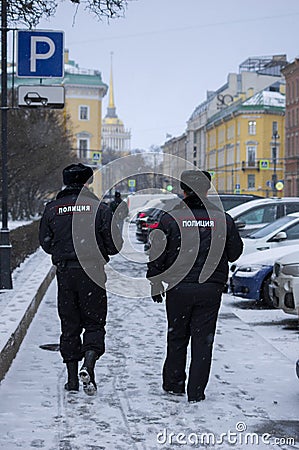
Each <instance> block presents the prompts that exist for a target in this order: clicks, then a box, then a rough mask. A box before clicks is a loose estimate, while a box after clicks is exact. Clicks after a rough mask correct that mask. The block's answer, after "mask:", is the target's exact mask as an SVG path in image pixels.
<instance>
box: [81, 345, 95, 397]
mask: <svg viewBox="0 0 299 450" xmlns="http://www.w3.org/2000/svg"><path fill="white" fill-rule="evenodd" d="M97 359H98V355H97V353H96V352H95V351H94V350H87V352H85V358H84V362H83V365H82V367H81V369H80V372H79V376H80V379H81V381H82V382H83V390H84V392H85V393H86V394H87V395H94V394H95V393H96V390H97V385H96V382H95V376H94V366H95V363H96V360H97Z"/></svg>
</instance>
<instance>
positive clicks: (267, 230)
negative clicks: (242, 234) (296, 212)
mask: <svg viewBox="0 0 299 450" xmlns="http://www.w3.org/2000/svg"><path fill="white" fill-rule="evenodd" d="M292 220H294V217H290V216H284V217H281V218H280V219H277V220H275V222H273V223H269V225H266V226H264V227H263V228H261V229H260V230H258V231H255V232H254V233H252V234H250V235H249V236H248V237H249V238H250V239H260V238H263V237H265V236H268V235H269V234H271V233H274V232H275V231H276V230H277V232H278V231H279V229H280V228H281V227H283V226H284V225H286V224H287V223H288V222H292Z"/></svg>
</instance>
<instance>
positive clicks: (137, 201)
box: [126, 189, 177, 222]
mask: <svg viewBox="0 0 299 450" xmlns="http://www.w3.org/2000/svg"><path fill="white" fill-rule="evenodd" d="M146 191H147V190H146ZM156 191H157V189H156V190H155V192H156ZM170 198H177V195H176V194H172V193H171V192H169V193H164V192H162V191H161V192H160V193H157V192H156V193H155V194H148V193H139V192H136V193H135V194H129V195H128V197H127V198H126V202H127V205H128V208H129V215H128V220H130V221H131V222H135V220H136V216H137V213H138V212H139V211H141V209H144V208H147V207H148V206H145V205H146V204H147V203H148V202H149V201H151V200H156V201H157V202H159V200H161V199H170Z"/></svg>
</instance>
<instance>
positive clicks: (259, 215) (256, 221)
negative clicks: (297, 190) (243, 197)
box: [227, 197, 299, 237]
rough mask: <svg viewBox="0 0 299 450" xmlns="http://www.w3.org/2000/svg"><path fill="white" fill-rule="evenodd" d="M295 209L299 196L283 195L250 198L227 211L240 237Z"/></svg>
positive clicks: (298, 204) (298, 206) (298, 203)
mask: <svg viewBox="0 0 299 450" xmlns="http://www.w3.org/2000/svg"><path fill="white" fill-rule="evenodd" d="M297 211H299V197H284V198H263V199H258V200H252V201H250V202H249V203H245V204H242V205H239V206H236V207H235V208H232V209H229V210H228V211H227V212H228V214H229V215H230V216H231V217H232V218H233V219H234V220H235V223H236V225H237V227H238V229H239V233H240V235H241V237H244V236H247V235H248V234H250V233H253V232H254V231H256V230H258V229H259V228H262V227H264V226H265V225H267V224H268V223H271V222H274V220H276V219H279V218H280V217H283V216H286V215H287V214H291V213H293V212H297Z"/></svg>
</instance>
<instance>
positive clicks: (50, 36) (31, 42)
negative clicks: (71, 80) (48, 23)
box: [17, 30, 64, 78]
mask: <svg viewBox="0 0 299 450" xmlns="http://www.w3.org/2000/svg"><path fill="white" fill-rule="evenodd" d="M63 75H64V33H63V31H48V30H38V31H29V30H28V31H27V30H25V31H24V30H20V31H18V34H17V77H23V78H24V77H25V78H51V77H55V78H63Z"/></svg>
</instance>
